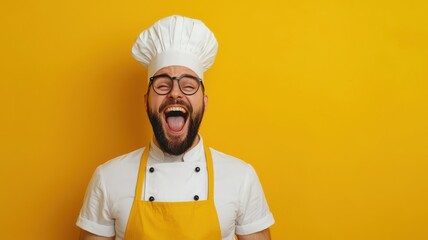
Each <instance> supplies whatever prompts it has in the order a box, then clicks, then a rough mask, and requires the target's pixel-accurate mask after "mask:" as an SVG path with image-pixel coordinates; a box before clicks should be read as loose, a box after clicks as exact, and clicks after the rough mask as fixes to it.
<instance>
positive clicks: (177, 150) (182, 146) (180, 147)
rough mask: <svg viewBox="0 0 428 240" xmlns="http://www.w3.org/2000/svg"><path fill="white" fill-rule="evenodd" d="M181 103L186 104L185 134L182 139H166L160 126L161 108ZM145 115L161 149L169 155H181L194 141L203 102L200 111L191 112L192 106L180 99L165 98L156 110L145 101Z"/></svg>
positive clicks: (202, 110) (201, 115)
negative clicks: (187, 123) (186, 123)
mask: <svg viewBox="0 0 428 240" xmlns="http://www.w3.org/2000/svg"><path fill="white" fill-rule="evenodd" d="M173 104H175V105H177V104H178V105H183V106H186V108H187V110H188V111H189V112H188V115H189V116H188V120H187V121H189V129H188V130H187V136H186V137H185V139H184V140H179V139H178V138H177V139H174V138H173V139H168V138H167V136H166V133H165V131H164V130H163V128H162V120H161V118H160V114H163V110H164V109H165V108H166V107H168V106H169V105H173ZM146 109H147V115H148V117H149V120H150V123H151V124H152V128H153V133H154V135H155V138H156V140H157V142H158V144H159V147H160V149H161V150H162V151H164V152H166V153H168V154H171V155H181V154H183V153H184V152H186V151H187V150H188V149H189V148H190V147H191V146H192V144H193V142H194V141H195V138H196V136H197V135H198V131H199V126H200V125H201V122H202V118H203V116H204V112H205V103H204V102H202V108H201V110H200V111H198V112H195V113H193V107H192V106H191V105H190V104H188V103H186V102H184V101H181V100H167V101H165V102H164V103H162V104H161V106H160V107H159V110H158V111H155V110H154V109H151V108H150V107H149V103H148V102H147V108H146Z"/></svg>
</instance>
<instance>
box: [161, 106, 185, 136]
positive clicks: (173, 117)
mask: <svg viewBox="0 0 428 240" xmlns="http://www.w3.org/2000/svg"><path fill="white" fill-rule="evenodd" d="M187 116H188V112H187V111H186V109H185V108H183V107H167V108H166V109H165V119H166V123H167V124H168V127H169V129H171V130H172V131H174V132H179V131H181V130H182V129H183V128H184V125H185V124H186V120H187Z"/></svg>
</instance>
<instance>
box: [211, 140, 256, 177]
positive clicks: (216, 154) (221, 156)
mask: <svg viewBox="0 0 428 240" xmlns="http://www.w3.org/2000/svg"><path fill="white" fill-rule="evenodd" d="M210 149H211V154H212V157H213V163H214V171H215V175H216V177H220V178H222V179H229V180H230V179H233V180H234V181H236V182H237V183H243V182H244V181H246V180H247V179H248V177H249V176H250V175H253V174H254V169H253V167H252V166H251V165H250V164H248V163H247V162H245V161H243V160H241V159H239V158H237V157H234V156H231V155H229V154H226V153H223V152H220V151H218V150H216V149H213V148H210Z"/></svg>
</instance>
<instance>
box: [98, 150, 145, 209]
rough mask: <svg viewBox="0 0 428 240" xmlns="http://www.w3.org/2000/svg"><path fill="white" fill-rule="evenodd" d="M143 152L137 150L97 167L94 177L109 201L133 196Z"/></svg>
mask: <svg viewBox="0 0 428 240" xmlns="http://www.w3.org/2000/svg"><path fill="white" fill-rule="evenodd" d="M143 151H144V148H140V149H137V150H135V151H132V152H130V153H127V154H124V155H121V156H119V157H116V158H114V159H111V160H109V161H107V162H105V163H104V164H102V165H100V166H98V167H97V169H96V171H95V174H94V177H95V178H98V179H99V182H100V184H101V185H102V186H103V188H104V191H105V192H106V194H107V195H108V196H109V199H110V200H111V201H113V202H114V201H116V200H120V199H122V198H127V197H132V196H133V194H134V192H135V183H136V181H137V176H138V170H139V167H140V158H141V155H142V153H143Z"/></svg>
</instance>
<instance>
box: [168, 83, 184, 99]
mask: <svg viewBox="0 0 428 240" xmlns="http://www.w3.org/2000/svg"><path fill="white" fill-rule="evenodd" d="M174 80H176V79H174ZM169 97H171V98H181V97H183V93H182V92H181V90H180V86H179V85H178V81H172V89H171V92H169Z"/></svg>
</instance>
